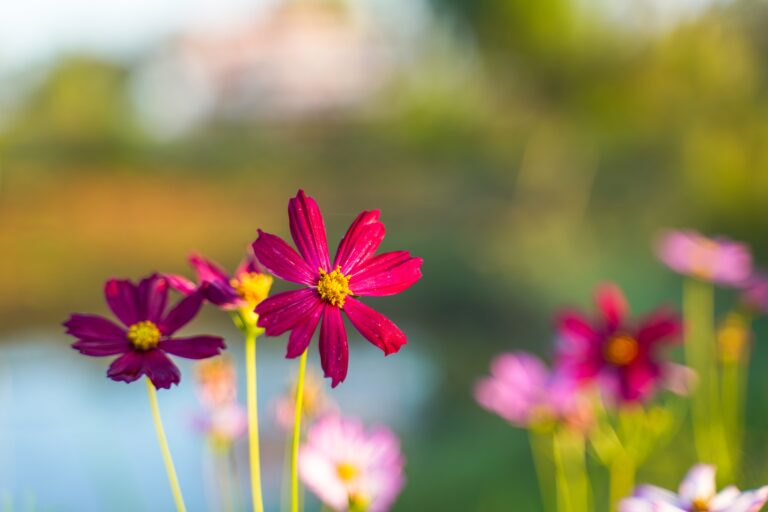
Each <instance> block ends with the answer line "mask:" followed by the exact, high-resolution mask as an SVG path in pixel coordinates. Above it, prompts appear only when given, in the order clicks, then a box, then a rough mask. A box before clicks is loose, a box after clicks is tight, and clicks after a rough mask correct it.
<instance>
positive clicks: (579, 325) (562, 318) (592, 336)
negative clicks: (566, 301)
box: [557, 311, 598, 343]
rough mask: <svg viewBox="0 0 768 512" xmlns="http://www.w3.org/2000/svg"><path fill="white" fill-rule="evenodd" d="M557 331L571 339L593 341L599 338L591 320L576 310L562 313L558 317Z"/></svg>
mask: <svg viewBox="0 0 768 512" xmlns="http://www.w3.org/2000/svg"><path fill="white" fill-rule="evenodd" d="M557 331H558V333H559V335H560V336H561V337H566V338H568V340H569V341H580V342H585V343H591V342H595V341H596V340H597V338H598V335H597V333H596V332H595V330H594V329H593V328H592V325H591V324H590V323H589V321H588V320H587V319H586V318H584V317H583V316H582V315H581V314H579V313H577V312H575V311H563V312H561V313H560V315H559V317H558V319H557Z"/></svg>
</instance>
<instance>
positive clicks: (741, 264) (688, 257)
mask: <svg viewBox="0 0 768 512" xmlns="http://www.w3.org/2000/svg"><path fill="white" fill-rule="evenodd" d="M656 254H657V255H658V257H659V259H660V260H661V261H662V262H663V263H664V264H665V265H666V266H668V267H669V268H671V269H672V270H674V271H675V272H677V273H679V274H683V275H688V276H692V277H695V278H697V279H701V280H704V281H711V282H713V283H717V284H720V285H724V286H741V285H742V284H743V283H744V281H745V280H746V279H747V278H749V276H750V274H751V273H752V254H751V253H750V251H749V247H747V246H746V245H745V244H742V243H739V242H734V241H731V240H728V239H727V238H722V237H719V238H707V237H705V236H703V235H701V234H700V233H697V232H695V231H667V232H666V233H663V234H662V236H661V237H660V238H659V240H658V242H657V244H656Z"/></svg>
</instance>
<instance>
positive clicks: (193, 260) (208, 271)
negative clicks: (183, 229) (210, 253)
mask: <svg viewBox="0 0 768 512" xmlns="http://www.w3.org/2000/svg"><path fill="white" fill-rule="evenodd" d="M189 264H190V265H192V268H194V269H195V273H196V274H197V280H198V281H199V282H200V283H204V282H210V283H226V284H229V275H228V274H227V272H226V271H225V270H224V269H222V268H221V267H220V266H219V265H217V264H216V263H214V262H213V261H211V260H209V259H207V258H204V257H203V256H201V255H199V254H192V255H190V257H189Z"/></svg>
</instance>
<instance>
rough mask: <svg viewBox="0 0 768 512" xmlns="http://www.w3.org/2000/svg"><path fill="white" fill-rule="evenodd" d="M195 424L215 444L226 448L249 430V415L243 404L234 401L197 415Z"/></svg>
mask: <svg viewBox="0 0 768 512" xmlns="http://www.w3.org/2000/svg"><path fill="white" fill-rule="evenodd" d="M195 426H196V428H197V429H198V430H199V431H200V432H201V433H203V434H204V435H205V436H207V437H208V439H209V440H210V441H211V443H213V445H214V446H216V447H220V448H226V447H229V446H231V445H232V443H233V442H235V441H236V440H237V439H239V438H240V437H242V436H243V434H245V432H246V431H247V430H248V415H247V413H246V411H245V408H244V407H243V406H242V405H240V404H238V403H237V402H232V403H230V404H226V405H223V406H219V407H216V408H214V409H209V410H207V411H206V412H205V414H202V415H200V416H198V417H196V418H195Z"/></svg>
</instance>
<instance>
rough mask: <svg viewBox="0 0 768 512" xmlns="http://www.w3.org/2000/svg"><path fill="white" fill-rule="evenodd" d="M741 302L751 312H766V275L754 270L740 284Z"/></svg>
mask: <svg viewBox="0 0 768 512" xmlns="http://www.w3.org/2000/svg"><path fill="white" fill-rule="evenodd" d="M741 304H742V305H743V306H745V308H746V309H747V310H748V311H749V312H750V313H753V314H766V313H768V275H767V274H766V273H765V272H764V271H762V270H761V271H755V272H753V274H752V275H751V276H750V277H749V279H747V281H746V282H745V283H744V284H743V286H742V292H741Z"/></svg>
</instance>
